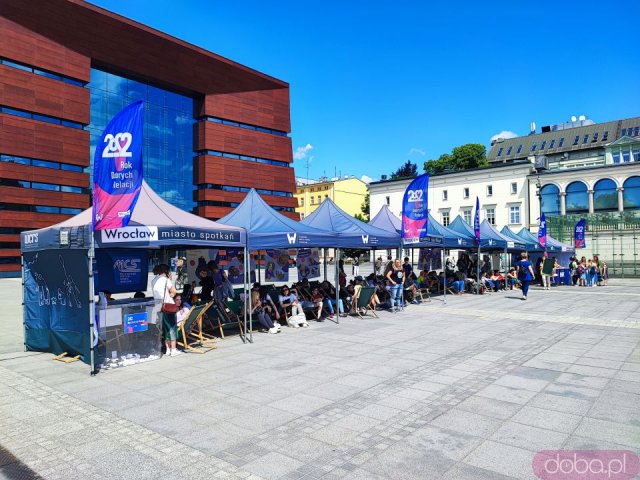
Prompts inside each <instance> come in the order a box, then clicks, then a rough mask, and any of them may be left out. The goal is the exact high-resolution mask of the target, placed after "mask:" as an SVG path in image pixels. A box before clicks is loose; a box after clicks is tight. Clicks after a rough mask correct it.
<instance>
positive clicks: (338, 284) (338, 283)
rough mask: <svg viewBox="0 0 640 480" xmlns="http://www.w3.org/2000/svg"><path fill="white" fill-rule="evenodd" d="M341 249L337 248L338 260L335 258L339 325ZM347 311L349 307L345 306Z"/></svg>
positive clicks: (337, 318) (337, 320)
mask: <svg viewBox="0 0 640 480" xmlns="http://www.w3.org/2000/svg"><path fill="white" fill-rule="evenodd" d="M339 264H340V249H339V248H336V258H335V265H336V310H338V315H337V316H336V323H337V324H339V323H340V307H339V305H340V303H339V302H340V267H339ZM344 308H345V310H346V309H347V306H346V305H345V307H344Z"/></svg>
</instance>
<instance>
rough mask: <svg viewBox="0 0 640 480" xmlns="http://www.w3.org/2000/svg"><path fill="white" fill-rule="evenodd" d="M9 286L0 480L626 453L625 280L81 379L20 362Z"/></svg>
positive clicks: (636, 322)
mask: <svg viewBox="0 0 640 480" xmlns="http://www.w3.org/2000/svg"><path fill="white" fill-rule="evenodd" d="M18 287H19V282H18V281H15V280H11V279H4V280H0V308H1V309H2V311H3V316H2V319H3V320H2V321H3V332H6V334H5V335H3V336H2V337H0V384H1V385H2V388H1V389H0V447H4V448H6V449H7V450H8V451H9V452H10V453H11V455H12V456H13V457H12V458H15V459H16V461H15V462H13V463H11V464H10V465H9V464H7V465H4V466H3V465H0V478H3V476H7V477H10V475H11V474H12V473H11V471H10V470H9V469H10V468H13V469H15V468H16V465H20V468H24V469H30V470H32V471H33V472H36V473H37V474H39V475H40V476H42V477H43V478H52V479H57V478H61V479H62V478H65V479H67V478H83V479H91V478H103V479H104V478H140V479H146V478H161V479H164V478H166V479H169V478H171V479H175V478H196V479H197V478H231V479H233V478H249V479H259V478H265V479H310V480H313V479H320V478H322V479H334V478H335V479H337V478H346V479H369V480H371V479H373V480H375V479H412V478H416V479H417V478H420V479H424V478H446V479H471V478H477V479H506V478H533V473H532V471H531V460H532V458H533V456H534V455H535V453H536V451H538V450H542V449H554V448H589V449H595V448H622V449H631V450H635V451H638V450H639V449H640V414H638V408H637V406H638V405H639V404H640V403H639V400H640V346H639V342H640V282H637V281H630V280H624V281H615V280H613V281H611V285H610V286H608V287H605V288H597V289H583V288H571V287H565V288H558V289H552V290H551V291H549V292H545V291H542V290H539V289H535V288H534V289H533V290H532V292H531V294H530V296H529V300H527V302H522V301H520V300H519V299H518V296H517V295H516V294H515V293H509V292H507V293H504V294H493V295H490V296H489V295H488V296H482V297H477V296H470V295H465V296H463V297H455V298H451V297H450V298H449V299H448V303H447V304H446V305H445V304H444V303H443V302H441V301H440V300H439V299H434V301H433V302H432V303H430V304H426V305H420V306H412V307H410V308H407V309H406V311H405V312H404V313H398V314H390V313H387V312H381V313H380V314H379V315H380V318H378V319H373V318H371V319H366V320H361V319H359V318H347V319H344V320H341V323H340V325H335V324H333V323H330V322H325V323H323V324H318V323H313V324H312V325H311V327H310V328H308V329H299V330H293V329H286V328H285V329H284V331H283V332H282V333H281V334H280V335H264V334H257V335H255V343H254V344H253V345H243V344H242V343H241V342H240V341H239V340H238V338H235V337H232V336H231V337H228V338H227V339H225V340H224V341H221V342H220V347H219V348H218V349H217V350H215V351H212V352H209V353H208V354H206V355H195V354H185V355H182V356H180V357H177V358H164V359H161V360H158V361H156V362H150V363H147V364H143V365H138V366H132V367H128V368H125V369H122V370H119V371H112V372H105V373H102V374H99V375H98V376H96V377H93V378H92V377H89V375H88V368H87V367H86V366H85V365H82V364H79V363H76V364H70V365H64V364H61V363H59V362H53V361H51V355H49V354H34V353H24V352H22V351H21V350H22V348H21V344H22V337H21V320H20V318H21V310H20V301H19V296H17V297H16V295H15V292H16V291H18V290H17V288H18ZM576 305H579V306H581V307H583V308H581V309H579V313H578V309H576V308H575V307H576ZM18 462H19V463H18Z"/></svg>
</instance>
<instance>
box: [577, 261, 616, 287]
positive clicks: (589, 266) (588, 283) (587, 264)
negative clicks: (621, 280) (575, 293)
mask: <svg viewBox="0 0 640 480" xmlns="http://www.w3.org/2000/svg"><path fill="white" fill-rule="evenodd" d="M569 269H570V272H571V282H572V283H573V286H574V287H575V286H580V287H596V286H605V285H606V284H607V280H608V279H609V267H608V266H607V264H606V262H604V261H602V260H600V259H599V258H598V255H594V256H593V258H590V259H589V260H587V258H586V257H582V258H581V259H580V260H578V258H577V257H572V258H571V261H570V263H569Z"/></svg>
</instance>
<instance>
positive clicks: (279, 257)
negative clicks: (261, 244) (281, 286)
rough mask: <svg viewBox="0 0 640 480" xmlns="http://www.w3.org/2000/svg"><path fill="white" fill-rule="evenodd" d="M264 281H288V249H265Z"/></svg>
mask: <svg viewBox="0 0 640 480" xmlns="http://www.w3.org/2000/svg"><path fill="white" fill-rule="evenodd" d="M264 280H265V282H288V281H289V251H288V250H281V249H267V250H265V268H264Z"/></svg>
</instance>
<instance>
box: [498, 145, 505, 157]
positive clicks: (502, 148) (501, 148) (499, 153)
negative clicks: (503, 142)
mask: <svg viewBox="0 0 640 480" xmlns="http://www.w3.org/2000/svg"><path fill="white" fill-rule="evenodd" d="M502 150H504V147H500V150H498V155H497V156H498V157H499V156H500V155H502Z"/></svg>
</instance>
